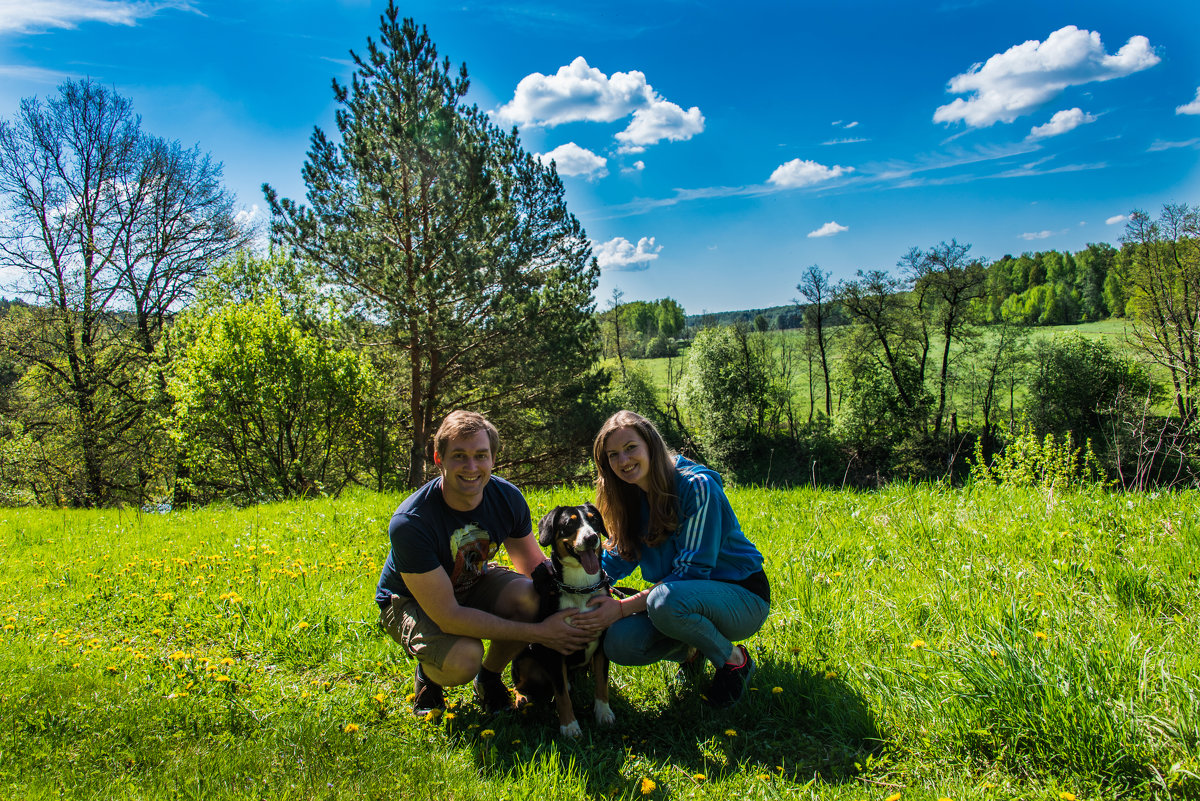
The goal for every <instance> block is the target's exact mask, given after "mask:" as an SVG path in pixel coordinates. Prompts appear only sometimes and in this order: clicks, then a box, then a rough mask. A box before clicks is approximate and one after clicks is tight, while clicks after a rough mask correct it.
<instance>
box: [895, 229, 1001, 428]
mask: <svg viewBox="0 0 1200 801" xmlns="http://www.w3.org/2000/svg"><path fill="white" fill-rule="evenodd" d="M970 250H971V246H970V245H965V244H959V243H958V240H954V239H952V240H950V244H946V243H945V242H942V243H941V244H940V245H934V246H933V247H931V248H929V250H926V251H921V250H919V249H917V248H913V249H912V250H910V251H909V253H908V254H907V255H906V256H905V257H904V259H903V261H902V264H904V265H906V266H907V268H908V270H909V273H910V277H911V280H912V283H913V295H914V296H915V297H916V298H917V308H918V311H919V312H920V313H921V315H922V318H923V319H924V320H928V321H929V323H930V324H931V326H932V328H933V330H934V331H936V333H937V335H938V336H939V337H940V342H941V345H942V355H941V363H940V366H939V369H938V377H937V410H936V411H935V412H934V414H933V436H934V439H937V437H938V436H939V435H940V434H941V431H942V419H943V417H944V416H945V411H946V389H947V386H948V385H949V382H950V362H951V354H952V353H953V345H954V344H955V343H956V342H957V343H961V342H963V341H964V340H965V339H967V338H968V337H969V336H970V332H971V330H972V327H973V324H974V323H975V322H976V318H977V316H978V309H977V304H976V301H978V300H980V299H982V298H983V297H984V295H985V293H986V291H987V265H986V264H985V263H984V262H981V261H980V260H978V259H972V258H970V256H969V253H970ZM926 341H928V340H926Z"/></svg>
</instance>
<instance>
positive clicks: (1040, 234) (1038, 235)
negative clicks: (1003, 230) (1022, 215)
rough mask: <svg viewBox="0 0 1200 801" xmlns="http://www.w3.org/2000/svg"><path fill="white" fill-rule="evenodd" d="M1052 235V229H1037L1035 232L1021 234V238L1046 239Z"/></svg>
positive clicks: (1028, 239)
mask: <svg viewBox="0 0 1200 801" xmlns="http://www.w3.org/2000/svg"><path fill="white" fill-rule="evenodd" d="M1052 236H1054V232H1053V231H1038V232H1037V233H1036V234H1021V238H1022V239H1024V240H1026V241H1030V240H1033V239H1048V238H1050V237H1052Z"/></svg>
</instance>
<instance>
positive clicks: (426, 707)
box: [412, 662, 446, 717]
mask: <svg viewBox="0 0 1200 801" xmlns="http://www.w3.org/2000/svg"><path fill="white" fill-rule="evenodd" d="M412 709H413V714H414V715H417V716H419V717H425V716H426V715H428V714H429V713H430V712H433V711H434V710H435V709H436V710H437V711H438V712H445V711H446V694H445V692H443V691H442V685H440V684H437V683H436V682H434V681H433V680H431V679H430V678H429V677H428V676H426V675H425V671H424V670H422V669H421V663H420V662H418V663H417V677H416V678H415V679H414V680H413V706H412Z"/></svg>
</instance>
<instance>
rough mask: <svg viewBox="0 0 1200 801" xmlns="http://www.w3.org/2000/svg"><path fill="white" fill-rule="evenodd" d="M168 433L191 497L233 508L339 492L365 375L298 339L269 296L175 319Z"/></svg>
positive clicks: (343, 353)
mask: <svg viewBox="0 0 1200 801" xmlns="http://www.w3.org/2000/svg"><path fill="white" fill-rule="evenodd" d="M181 333H182V334H183V335H185V336H186V337H187V338H188V340H189V345H188V348H187V352H186V355H185V356H184V357H183V358H182V359H180V360H179V361H178V362H177V363H176V364H175V365H174V369H173V372H172V376H171V379H170V383H169V386H170V391H171V393H172V394H173V395H174V396H175V398H176V403H175V409H174V418H173V434H174V436H175V437H176V438H177V439H178V440H179V442H180V444H181V446H182V452H183V453H186V455H187V460H188V464H189V467H190V471H189V476H190V479H189V480H190V482H191V484H192V485H193V489H194V491H195V492H196V493H197V496H198V497H200V498H212V497H217V496H224V497H232V498H234V499H236V500H239V501H242V502H254V501H259V500H266V499H270V500H280V499H284V498H291V497H296V496H304V495H311V494H322V493H330V494H336V493H337V492H339V491H340V490H341V489H342V488H343V487H344V486H345V485H346V483H347V482H348V481H350V480H351V479H352V478H353V476H354V474H355V470H356V467H357V461H358V455H359V453H360V450H361V443H362V440H363V439H364V436H365V432H364V431H363V430H362V428H361V422H360V421H361V419H362V417H363V413H364V412H365V410H366V406H367V401H368V398H369V394H370V393H369V390H370V384H371V380H372V372H371V369H370V364H369V362H368V361H367V360H366V358H365V357H363V356H360V355H357V354H355V353H354V352H353V351H351V350H349V349H343V350H335V349H334V348H333V347H332V345H331V344H330V343H329V341H328V340H327V339H325V338H324V337H319V336H317V335H315V334H313V333H305V332H304V331H303V330H301V328H300V327H299V326H298V325H297V324H296V323H295V322H293V321H292V320H291V319H289V318H288V317H287V316H286V315H285V314H284V312H283V310H282V309H281V307H280V305H279V302H278V301H277V300H276V299H275V298H274V297H270V296H266V297H262V298H260V299H259V300H258V301H256V302H241V303H229V304H227V305H225V306H224V307H221V308H220V309H218V310H216V311H214V312H213V313H211V314H208V315H206V316H200V315H198V314H193V315H191V316H189V317H188V318H187V319H185V321H184V322H183V323H181Z"/></svg>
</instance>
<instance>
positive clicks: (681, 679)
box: [675, 648, 704, 687]
mask: <svg viewBox="0 0 1200 801" xmlns="http://www.w3.org/2000/svg"><path fill="white" fill-rule="evenodd" d="M703 675H704V657H703V656H701V655H700V652H699V651H697V650H696V649H695V648H689V649H688V655H687V659H684V660H683V661H682V662H680V663H679V669H678V670H676V671H675V686H676V687H689V686H691V685H693V684H695V683H696V681H697V680H699V678H700V677H701V676H703Z"/></svg>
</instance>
